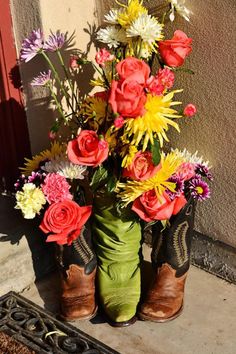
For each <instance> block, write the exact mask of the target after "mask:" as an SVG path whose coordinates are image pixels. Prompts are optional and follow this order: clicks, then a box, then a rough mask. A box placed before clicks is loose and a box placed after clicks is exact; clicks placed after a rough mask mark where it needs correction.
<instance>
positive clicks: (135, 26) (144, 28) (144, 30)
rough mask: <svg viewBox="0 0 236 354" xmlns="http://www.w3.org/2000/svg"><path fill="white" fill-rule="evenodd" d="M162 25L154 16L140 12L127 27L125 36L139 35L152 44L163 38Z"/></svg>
mask: <svg viewBox="0 0 236 354" xmlns="http://www.w3.org/2000/svg"><path fill="white" fill-rule="evenodd" d="M162 29H163V25H162V24H161V23H159V22H158V21H157V19H156V18H155V17H152V16H151V15H148V14H141V15H140V16H139V17H138V18H137V19H136V20H134V21H133V23H132V24H131V26H130V27H129V28H128V29H127V31H126V33H127V37H141V38H142V40H143V41H144V42H145V43H148V44H149V45H152V44H153V43H155V42H156V41H160V40H161V39H163V34H162Z"/></svg>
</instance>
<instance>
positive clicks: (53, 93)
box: [46, 83, 66, 122]
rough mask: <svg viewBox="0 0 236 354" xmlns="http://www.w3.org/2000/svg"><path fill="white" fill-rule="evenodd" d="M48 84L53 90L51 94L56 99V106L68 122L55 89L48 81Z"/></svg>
mask: <svg viewBox="0 0 236 354" xmlns="http://www.w3.org/2000/svg"><path fill="white" fill-rule="evenodd" d="M46 86H47V87H48V88H49V90H50V92H51V96H52V97H53V99H54V101H55V103H56V107H57V110H58V112H59V113H60V115H61V118H62V119H63V121H64V122H66V117H65V115H64V112H63V109H62V106H61V104H60V102H59V101H58V99H57V96H56V95H55V92H54V91H53V87H52V85H51V84H50V83H48V84H47V85H46Z"/></svg>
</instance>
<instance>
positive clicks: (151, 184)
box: [117, 152, 183, 206]
mask: <svg viewBox="0 0 236 354" xmlns="http://www.w3.org/2000/svg"><path fill="white" fill-rule="evenodd" d="M182 161H183V160H182V159H181V158H179V157H178V156H176V155H175V153H173V152H171V153H169V154H167V155H165V154H164V153H162V155H161V162H160V165H161V168H160V170H158V172H157V173H156V174H155V176H153V177H151V178H149V179H147V180H145V181H128V182H127V183H118V185H117V187H118V188H120V189H122V191H121V192H119V196H120V198H121V200H122V201H123V202H124V205H125V206H126V205H128V204H129V203H131V202H133V201H134V200H135V199H136V198H138V197H139V196H140V195H142V194H143V193H145V192H148V191H150V190H152V189H155V191H156V194H157V196H161V195H162V194H163V192H164V191H165V190H166V189H167V188H168V189H169V190H171V191H172V192H174V191H175V183H173V182H169V181H168V179H169V178H170V177H171V176H172V175H173V174H174V173H175V172H176V170H177V168H178V167H179V166H180V164H181V163H182Z"/></svg>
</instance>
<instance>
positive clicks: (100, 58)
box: [95, 48, 115, 66]
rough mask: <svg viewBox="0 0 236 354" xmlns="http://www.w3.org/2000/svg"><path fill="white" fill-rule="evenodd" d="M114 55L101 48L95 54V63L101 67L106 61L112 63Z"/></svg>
mask: <svg viewBox="0 0 236 354" xmlns="http://www.w3.org/2000/svg"><path fill="white" fill-rule="evenodd" d="M114 58H115V57H114V55H112V54H111V53H110V52H109V51H108V50H107V49H105V48H102V49H101V50H99V52H97V54H96V56H95V60H96V63H97V64H98V65H101V66H105V63H106V62H107V61H112V60H114Z"/></svg>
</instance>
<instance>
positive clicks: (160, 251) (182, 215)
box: [151, 198, 196, 277]
mask: <svg viewBox="0 0 236 354" xmlns="http://www.w3.org/2000/svg"><path fill="white" fill-rule="evenodd" d="M195 205H196V202H195V200H193V199H192V198H190V199H189V200H188V202H187V204H186V205H185V206H184V208H183V209H182V210H181V211H180V212H179V213H178V214H177V215H175V216H173V217H172V218H171V219H170V226H168V227H166V228H165V229H164V230H163V231H162V230H161V229H162V225H160V224H159V223H158V224H155V225H153V227H152V242H153V248H152V253H151V258H152V263H153V266H154V268H159V267H161V265H162V264H164V263H168V264H169V265H170V266H171V267H172V268H173V269H175V270H176V277H181V276H182V275H183V274H185V273H186V272H187V271H188V269H189V266H190V251H191V241H192V235H193V225H194V213H195Z"/></svg>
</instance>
